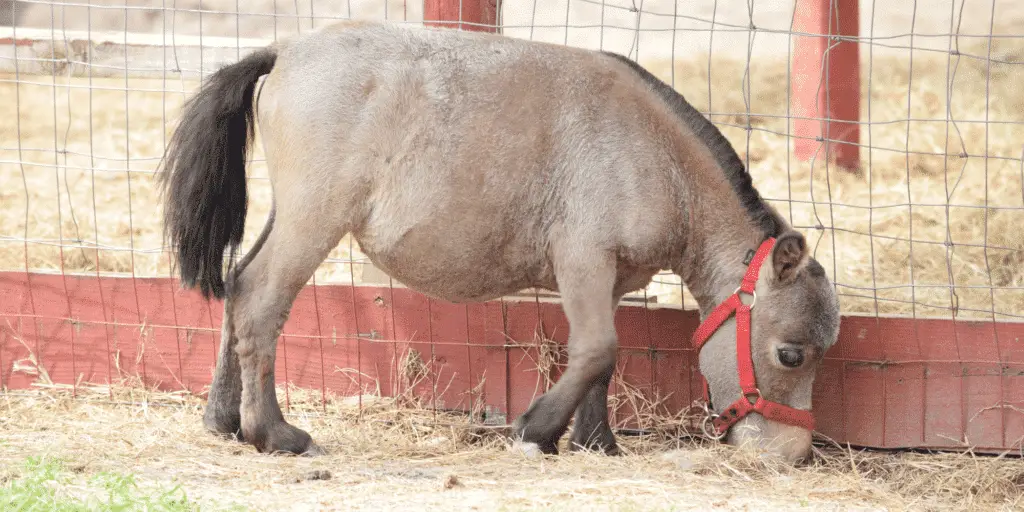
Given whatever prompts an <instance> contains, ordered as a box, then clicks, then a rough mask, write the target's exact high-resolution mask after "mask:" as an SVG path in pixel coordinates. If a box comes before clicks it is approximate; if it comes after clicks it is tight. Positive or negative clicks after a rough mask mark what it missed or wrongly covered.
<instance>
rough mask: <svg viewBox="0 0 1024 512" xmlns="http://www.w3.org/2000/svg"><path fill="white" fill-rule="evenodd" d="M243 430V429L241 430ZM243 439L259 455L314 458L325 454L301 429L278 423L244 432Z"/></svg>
mask: <svg viewBox="0 0 1024 512" xmlns="http://www.w3.org/2000/svg"><path fill="white" fill-rule="evenodd" d="M243 430H244V429H243ZM245 438H246V439H247V440H251V442H252V445H253V446H255V447H256V450H257V451H259V452H260V453H269V454H275V455H276V454H291V455H304V456H311V457H315V456H318V455H325V454H326V453H327V452H326V451H325V450H324V449H323V448H321V447H320V446H318V445H317V444H316V443H314V442H313V438H312V437H310V435H309V434H308V433H307V432H306V431H305V430H302V429H301V428H298V427H295V426H292V425H290V424H288V423H286V422H283V421H282V422H280V423H277V424H274V425H273V426H271V427H269V428H266V429H259V430H255V431H253V432H251V433H250V432H246V433H245Z"/></svg>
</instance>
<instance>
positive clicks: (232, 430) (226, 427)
mask: <svg viewBox="0 0 1024 512" xmlns="http://www.w3.org/2000/svg"><path fill="white" fill-rule="evenodd" d="M203 426H204V427H206V430H208V431H210V432H213V433H214V434H218V435H221V436H224V437H229V438H233V439H236V440H238V441H242V440H243V438H242V415H241V414H240V413H239V412H238V411H235V412H234V414H232V413H231V412H222V411H218V410H216V409H214V408H213V407H210V406H207V407H206V411H205V412H203Z"/></svg>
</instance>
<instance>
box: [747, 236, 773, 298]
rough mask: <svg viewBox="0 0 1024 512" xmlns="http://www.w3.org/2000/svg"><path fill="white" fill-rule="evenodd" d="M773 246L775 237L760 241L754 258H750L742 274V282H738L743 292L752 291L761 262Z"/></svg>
mask: <svg viewBox="0 0 1024 512" xmlns="http://www.w3.org/2000/svg"><path fill="white" fill-rule="evenodd" d="M774 246H775V239H774V238H768V239H767V240H765V241H764V242H761V246H760V247H758V248H757V252H756V253H754V258H753V259H752V260H750V264H749V265H748V266H747V273H746V275H744V276H743V283H742V284H740V290H743V292H744V293H753V292H754V285H756V284H757V276H758V274H759V273H760V272H761V264H762V263H764V259H765V258H767V257H768V255H769V254H771V253H772V247H774Z"/></svg>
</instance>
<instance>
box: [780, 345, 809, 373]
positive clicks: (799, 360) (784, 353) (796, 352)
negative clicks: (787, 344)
mask: <svg viewBox="0 0 1024 512" xmlns="http://www.w3.org/2000/svg"><path fill="white" fill-rule="evenodd" d="M778 353H779V362H780V363H782V365H783V366H786V367H788V368H797V367H799V366H801V365H802V364H804V351H803V350H801V349H798V348H780V349H779V350H778Z"/></svg>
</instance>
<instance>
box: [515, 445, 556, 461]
mask: <svg viewBox="0 0 1024 512" xmlns="http://www.w3.org/2000/svg"><path fill="white" fill-rule="evenodd" d="M512 451H514V452H518V453H521V454H523V455H525V456H526V458H528V459H535V458H538V457H543V456H544V455H558V447H557V446H555V445H554V444H543V445H541V444H538V443H531V442H527V441H515V442H513V443H512Z"/></svg>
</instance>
